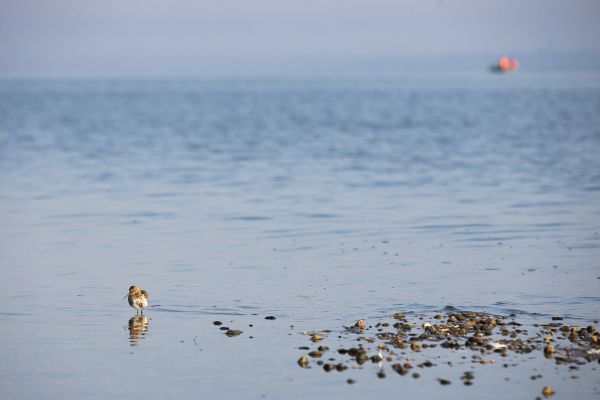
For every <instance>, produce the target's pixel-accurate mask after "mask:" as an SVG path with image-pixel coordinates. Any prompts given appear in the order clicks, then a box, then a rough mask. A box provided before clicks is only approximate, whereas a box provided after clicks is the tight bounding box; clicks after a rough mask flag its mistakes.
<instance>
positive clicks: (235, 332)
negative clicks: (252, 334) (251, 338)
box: [225, 329, 243, 337]
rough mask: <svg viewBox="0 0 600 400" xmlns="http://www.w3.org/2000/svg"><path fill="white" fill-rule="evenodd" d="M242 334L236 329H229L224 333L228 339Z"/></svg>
mask: <svg viewBox="0 0 600 400" xmlns="http://www.w3.org/2000/svg"><path fill="white" fill-rule="evenodd" d="M242 333H243V332H242V331H239V330H237V329H230V330H228V331H227V332H225V334H226V335H227V336H229V337H234V336H239V335H241V334H242Z"/></svg>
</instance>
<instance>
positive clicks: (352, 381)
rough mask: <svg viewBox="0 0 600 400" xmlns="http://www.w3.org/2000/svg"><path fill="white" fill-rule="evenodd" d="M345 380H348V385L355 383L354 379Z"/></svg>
mask: <svg viewBox="0 0 600 400" xmlns="http://www.w3.org/2000/svg"><path fill="white" fill-rule="evenodd" d="M346 382H348V384H349V385H354V384H355V383H356V381H355V380H354V379H350V378H349V379H347V380H346Z"/></svg>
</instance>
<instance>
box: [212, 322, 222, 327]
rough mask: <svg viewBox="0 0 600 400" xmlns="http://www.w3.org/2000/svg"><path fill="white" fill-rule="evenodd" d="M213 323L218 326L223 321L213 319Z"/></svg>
mask: <svg viewBox="0 0 600 400" xmlns="http://www.w3.org/2000/svg"><path fill="white" fill-rule="evenodd" d="M213 325H216V326H219V325H223V323H222V322H221V321H215V322H213Z"/></svg>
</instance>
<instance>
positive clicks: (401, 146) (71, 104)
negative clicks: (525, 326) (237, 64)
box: [0, 71, 600, 399]
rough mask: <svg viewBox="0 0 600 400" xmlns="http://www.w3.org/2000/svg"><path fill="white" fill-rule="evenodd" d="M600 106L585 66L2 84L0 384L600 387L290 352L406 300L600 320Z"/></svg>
mask: <svg viewBox="0 0 600 400" xmlns="http://www.w3.org/2000/svg"><path fill="white" fill-rule="evenodd" d="M599 110H600V74H599V73H597V72H581V71H562V72H544V73H535V72H525V71H524V72H523V73H521V72H519V74H514V75H511V76H493V75H487V74H484V73H456V74H445V75H441V74H438V75H433V74H429V75H414V76H410V77H406V78H402V79H397V80H393V81H391V80H390V81H365V80H361V81H218V82H209V81H110V82H109V81H88V82H83V81H23V82H6V81H5V82H2V83H0V168H1V175H0V189H1V191H0V193H1V195H0V222H1V223H0V246H1V247H0V271H1V273H2V277H3V278H2V282H1V283H0V302H1V304H2V305H3V307H2V310H0V326H1V327H2V329H1V330H0V354H2V358H1V359H0V397H2V398H31V397H34V396H35V397H38V398H75V397H81V396H84V397H86V398H106V397H109V396H123V395H124V393H129V392H130V391H131V390H134V389H135V391H136V393H139V394H141V395H145V396H147V397H149V398H164V397H165V396H178V397H181V398H192V397H194V398H196V397H198V395H199V394H202V396H203V397H208V398H216V397H219V398H239V397H244V398H261V397H263V396H265V397H267V398H283V397H285V398H306V397H308V396H312V397H323V398H324V397H332V396H333V397H344V398H357V399H358V398H364V397H365V396H372V395H374V394H375V395H377V396H379V397H384V398H391V397H398V396H399V395H400V396H402V395H410V396H413V397H417V396H424V395H427V396H429V397H432V398H441V397H444V398H447V397H451V398H452V397H454V398H466V397H471V398H484V397H488V398H493V397H494V394H497V393H498V391H505V390H507V388H508V387H510V388H511V390H512V391H513V392H511V398H527V399H531V398H535V397H536V396H538V395H539V394H540V390H541V387H542V386H543V385H544V384H550V383H552V384H553V387H555V389H556V390H557V392H558V395H561V394H568V395H569V397H571V398H574V397H580V398H587V397H592V398H596V397H597V396H598V393H600V379H599V378H598V371H597V369H592V368H595V367H592V366H588V367H583V368H582V371H581V373H580V376H579V379H577V380H573V379H571V378H570V375H569V374H565V373H563V372H561V370H556V367H555V366H554V364H553V363H550V362H548V361H546V360H539V361H538V362H534V361H530V362H529V363H525V364H523V365H525V366H521V367H515V368H511V369H508V370H502V371H501V372H500V371H498V370H497V369H494V368H496V367H489V368H487V369H486V368H483V369H482V370H481V371H479V374H478V380H477V381H476V385H474V387H471V388H466V387H462V386H461V385H458V384H453V385H450V386H448V387H441V386H439V385H438V384H437V383H436V382H435V378H437V377H439V376H438V375H440V371H435V372H433V371H432V372H431V374H430V375H428V376H425V375H424V376H423V378H421V379H420V380H414V381H413V380H410V379H404V380H399V379H396V377H392V376H389V377H388V378H387V379H383V380H381V379H377V377H376V376H375V372H373V371H371V370H370V369H368V368H367V369H365V370H356V371H350V372H347V373H344V374H338V375H335V374H334V375H331V374H323V373H316V371H315V370H308V371H307V370H303V369H300V368H298V366H297V364H296V360H297V359H298V357H299V355H300V354H301V352H299V350H298V349H297V348H298V347H299V346H303V345H307V344H310V343H309V342H308V340H307V338H306V336H304V335H301V334H300V333H301V332H302V331H305V330H320V329H331V330H334V331H335V330H340V329H341V327H342V326H343V325H349V324H352V323H354V321H356V320H357V319H359V318H365V319H367V321H369V322H371V321H373V322H376V321H377V320H378V319H381V318H385V317H387V316H389V315H390V314H392V313H393V312H396V311H403V312H407V313H411V315H420V314H425V313H434V312H437V311H439V310H442V309H444V307H446V306H448V305H450V306H454V307H457V308H460V309H465V310H477V311H485V312H492V313H498V314H502V315H507V314H510V313H515V314H516V315H517V316H518V318H520V319H521V320H523V321H524V322H526V323H534V322H537V321H539V320H541V319H546V320H547V319H548V318H550V316H553V315H560V316H563V317H566V321H569V322H571V323H574V324H580V325H587V324H589V323H591V322H592V321H594V320H595V319H598V318H600V315H599V313H598V309H600V290H599V286H600V234H599V232H600V207H599V206H598V205H599V204H600V157H598V154H600V112H599ZM133 283H135V284H137V285H139V286H141V287H142V288H144V289H146V290H147V291H148V292H149V294H150V304H151V305H150V307H149V309H148V310H147V311H146V315H147V317H148V320H147V330H145V331H144V329H141V331H143V332H137V331H135V332H134V333H133V334H130V333H131V329H130V322H129V321H130V318H132V316H133V314H134V313H135V312H134V311H133V310H132V309H130V308H129V307H128V306H127V302H126V300H123V299H122V297H123V295H124V294H125V293H126V291H127V288H128V287H129V286H130V285H131V284H133ZM266 315H275V316H277V319H276V320H275V321H268V320H264V317H265V316H266ZM214 320H221V321H223V322H224V323H225V325H227V326H229V327H231V328H232V329H240V330H242V331H244V333H243V334H242V335H240V336H238V337H234V338H228V337H226V336H225V335H224V334H223V332H222V331H219V330H218V328H216V327H215V326H214V325H213V324H212V322H213V321H214ZM232 320H233V321H234V322H231V321H232ZM249 324H252V325H254V326H253V327H249V326H248V325H249ZM142 325H145V323H143V324H142ZM291 325H293V328H291V327H290V326H291ZM135 329H139V328H134V330H135ZM142 333H143V334H142ZM131 336H133V337H131ZM250 336H252V338H250ZM328 340H331V341H332V347H333V346H335V344H333V339H328ZM132 345H135V346H132ZM532 363H533V364H532ZM532 368H536V369H539V370H541V371H544V377H545V379H547V381H544V382H542V381H543V380H536V381H532V380H530V379H529V378H528V377H529V375H530V374H531V370H532ZM459 372H460V370H458V369H457V370H456V372H451V371H449V372H448V374H452V373H454V374H455V375H457V376H458V374H459ZM351 375H352V376H353V377H354V378H355V379H356V380H357V384H355V385H348V384H346V382H345V381H346V379H347V378H348V377H349V376H351ZM524 376H525V377H526V378H523V377H524ZM505 377H509V378H511V382H512V383H511V385H509V386H507V385H508V384H507V383H506V381H505V380H504V378H505ZM546 377H547V378H546ZM479 379H480V380H479ZM515 382H517V386H514V384H515ZM477 387H479V388H483V387H486V388H489V391H488V392H483V393H482V391H481V389H477ZM561 397H562V396H561Z"/></svg>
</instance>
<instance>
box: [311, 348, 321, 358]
mask: <svg viewBox="0 0 600 400" xmlns="http://www.w3.org/2000/svg"><path fill="white" fill-rule="evenodd" d="M308 355H309V356H311V357H312V358H321V356H322V355H323V353H321V352H320V351H318V350H313V351H311V352H310V353H308Z"/></svg>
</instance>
